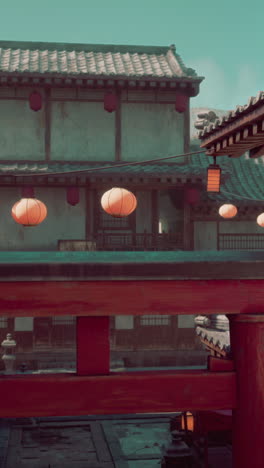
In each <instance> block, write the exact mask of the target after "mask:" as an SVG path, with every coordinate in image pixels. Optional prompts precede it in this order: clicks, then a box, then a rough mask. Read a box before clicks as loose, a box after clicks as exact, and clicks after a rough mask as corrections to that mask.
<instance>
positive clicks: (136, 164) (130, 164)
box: [6, 150, 205, 177]
mask: <svg viewBox="0 0 264 468" xmlns="http://www.w3.org/2000/svg"><path fill="white" fill-rule="evenodd" d="M201 153H205V150H200V151H192V152H191V153H182V154H177V155H175V156H165V157H162V158H156V159H146V160H145V161H134V162H129V163H120V164H112V165H108V166H99V167H93V168H89V169H73V170H70V171H63V172H61V171H59V172H45V173H38V172H31V173H29V174H28V173H26V174H8V173H6V175H8V176H13V177H32V176H47V175H50V176H53V175H67V174H83V173H86V172H97V171H102V170H104V169H116V168H119V167H127V166H139V165H142V164H149V163H156V162H160V161H166V160H169V159H177V158H183V157H188V156H192V155H194V154H201Z"/></svg>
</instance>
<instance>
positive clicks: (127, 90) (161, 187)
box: [0, 41, 204, 365]
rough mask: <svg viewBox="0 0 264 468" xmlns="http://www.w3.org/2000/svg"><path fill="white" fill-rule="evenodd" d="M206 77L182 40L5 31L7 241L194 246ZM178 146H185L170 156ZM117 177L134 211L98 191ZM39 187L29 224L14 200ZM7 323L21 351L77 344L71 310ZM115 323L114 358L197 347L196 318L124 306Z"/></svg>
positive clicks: (1, 85) (3, 246)
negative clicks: (40, 39)
mask: <svg viewBox="0 0 264 468" xmlns="http://www.w3.org/2000/svg"><path fill="white" fill-rule="evenodd" d="M201 81H202V78H201V77H198V76H197V75H196V73H195V72H194V70H192V69H190V68H187V67H186V66H185V65H184V63H183V62H182V59H181V57H180V56H179V55H178V54H177V52H176V49H175V46H170V47H143V46H142V47H141V46H105V45H102V46H101V45H83V44H66V45H65V44H51V43H49V44H47V43H13V42H3V41H2V42H1V43H0V119H1V125H0V142H1V145H0V160H1V162H0V179H1V188H0V196H1V202H2V203H1V208H2V217H3V218H2V219H3V220H5V221H4V223H3V224H2V229H1V233H0V250H2V251H35V252H37V251H47V252H48V251H56V250H108V251H118V250H130V251H131V250H133V251H135V256H136V255H137V254H136V252H137V251H140V250H146V251H148V250H189V249H192V248H193V246H192V242H193V240H192V235H191V232H190V222H191V219H190V203H189V198H190V195H189V194H190V189H191V190H193V188H195V189H196V188H200V187H202V181H203V171H204V167H203V166H204V164H203V163H202V164H201V163H200V162H198V164H197V163H196V162H195V161H192V160H191V159H188V157H185V156H183V155H184V154H185V153H188V151H189V140H190V138H189V126H190V104H189V101H190V98H191V97H193V96H195V95H197V94H198V92H199V85H200V82H201ZM175 155H182V156H180V157H179V158H177V159H168V160H165V161H162V158H165V157H170V156H175ZM160 159H161V161H160ZM147 160H151V161H152V162H149V163H146V164H135V163H141V162H143V161H147ZM186 162H188V164H186ZM122 163H133V164H132V165H127V166H123V167H119V165H120V164H122ZM113 186H118V187H120V186H121V187H124V188H127V189H129V190H131V191H132V192H133V193H134V194H135V195H136V197H137V203H138V206H137V209H136V211H135V212H134V213H133V214H132V215H130V216H129V217H126V218H122V219H117V218H112V217H111V216H109V215H107V214H106V213H105V212H104V211H103V210H102V208H101V206H100V198H101V196H102V194H103V193H104V192H105V191H106V190H108V189H110V188H112V187H113ZM32 190H34V196H35V197H36V198H37V199H39V200H41V201H42V202H44V203H45V205H46V206H47V210H48V216H47V219H46V220H45V221H44V222H43V223H42V224H41V225H39V226H37V227H31V228H28V227H26V228H25V227H24V226H21V225H19V224H17V223H15V222H14V220H13V219H12V217H11V215H10V211H11V209H12V206H13V205H14V203H15V202H16V201H17V200H19V199H20V198H21V197H24V196H25V193H30V191H31V192H32ZM26 196H27V195H26ZM32 275H34V273H33V272H32ZM7 317H8V311H7ZM1 327H2V328H1V331H2V335H3V336H4V335H5V334H6V331H7V330H8V331H11V332H12V333H14V334H15V338H16V340H17V351H18V352H19V353H21V356H22V358H23V359H24V358H25V359H26V355H25V356H24V354H25V353H28V352H31V351H33V352H35V353H38V355H39V356H40V355H41V353H45V352H46V350H47V349H53V350H54V353H55V351H56V350H57V351H58V353H59V351H60V350H61V349H63V350H64V351H65V349H66V350H68V351H69V352H73V349H74V347H75V327H74V319H73V318H69V317H60V318H59V317H52V318H49V319H47V318H45V317H43V318H35V319H33V318H31V317H28V318H17V319H14V320H13V319H8V318H2V319H1ZM111 328H112V347H113V350H114V352H115V353H116V359H119V358H120V359H123V361H125V362H126V364H127V365H137V364H138V365H140V364H142V352H143V354H144V352H145V351H149V350H152V351H153V350H156V351H158V352H163V353H164V356H163V357H161V358H158V357H157V356H156V357H150V356H148V357H147V358H146V359H145V360H144V362H143V364H145V365H148V364H149V365H153V364H155V363H156V364H157V363H158V364H160V363H161V362H163V363H167V364H175V362H176V361H175V350H178V351H179V352H181V350H182V353H181V355H182V358H183V356H184V355H185V351H184V350H185V349H186V347H187V348H189V349H192V348H193V347H195V346H196V345H195V344H194V343H193V336H194V333H193V321H192V320H190V319H189V318H188V317H182V318H181V317H180V318H179V319H178V318H177V317H169V316H162V317H159V316H156V315H155V316H153V317H149V316H148V317H141V318H140V317H132V316H131V317H127V318H124V317H122V316H120V317H117V318H116V319H115V320H114V321H113V322H112V325H111ZM125 350H127V351H128V352H130V354H129V353H128V355H125V356H124V351H125ZM132 355H133V356H134V357H133V359H132V358H131V356H132ZM152 356H154V354H153V355H152ZM22 358H21V359H22ZM58 359H59V358H58ZM53 362H54V356H53ZM176 364H177V362H176Z"/></svg>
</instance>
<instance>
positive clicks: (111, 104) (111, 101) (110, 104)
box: [104, 93, 117, 112]
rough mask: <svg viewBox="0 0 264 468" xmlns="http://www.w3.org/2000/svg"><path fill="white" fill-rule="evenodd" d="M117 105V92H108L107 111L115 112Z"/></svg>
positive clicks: (105, 101)
mask: <svg viewBox="0 0 264 468" xmlns="http://www.w3.org/2000/svg"><path fill="white" fill-rule="evenodd" d="M116 107H117V98H116V94H113V93H106V94H105V95H104V110H106V111H107V112H113V111H115V110H116Z"/></svg>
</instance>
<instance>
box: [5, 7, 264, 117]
mask: <svg viewBox="0 0 264 468" xmlns="http://www.w3.org/2000/svg"><path fill="white" fill-rule="evenodd" d="M2 3H3V4H4V5H1V9H0V15H1V16H0V39H2V40H16V41H19V40H21V41H44V42H45V41H50V42H81V43H99V44H143V45H170V44H173V43H174V44H175V45H176V49H177V52H178V53H179V54H180V55H181V56H182V58H183V60H184V62H185V64H186V65H187V66H188V67H192V68H194V69H195V70H196V71H197V73H198V74H199V75H201V76H205V80H204V82H203V83H202V85H201V92H200V95H199V96H198V97H197V98H194V99H192V101H191V105H192V107H197V106H199V107H203V106H205V107H212V108H216V109H225V110H227V109H233V108H235V107H236V105H238V104H240V105H242V104H245V103H246V102H247V100H248V98H249V97H250V96H254V95H256V94H257V93H258V91H259V90H264V59H263V42H264V41H263V38H264V31H263V30H264V2H263V0H252V1H248V0H247V1H246V0H240V1H238V0H229V1H227V0H221V1H218V2H217V1H216V0H210V1H209V0H200V1H198V0H196V1H195V0H185V1H184V0H163V1H162V0H159V1H158V0H141V1H140V0H134V1H133V2H127V1H125V0H123V1H121V0H100V1H96V0H94V1H91V0H75V1H71V2H70V1H68V0H67V1H64V2H61V1H58V0H57V1H56V0H54V1H52V0H45V1H43V2H39V1H32V0H23V1H21V0H13V1H12V0H10V3H9V5H10V6H6V5H7V3H8V2H4V1H3V2H2Z"/></svg>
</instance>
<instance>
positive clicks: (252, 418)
mask: <svg viewBox="0 0 264 468" xmlns="http://www.w3.org/2000/svg"><path fill="white" fill-rule="evenodd" d="M230 322H231V327H230V330H231V346H232V353H233V358H234V362H235V369H236V379H237V407H236V410H234V411H233V468H248V467H250V466H252V467H254V468H262V467H263V441H264V424H263V419H264V315H242V314H241V315H238V316H236V317H234V316H233V317H231V320H230Z"/></svg>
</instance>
